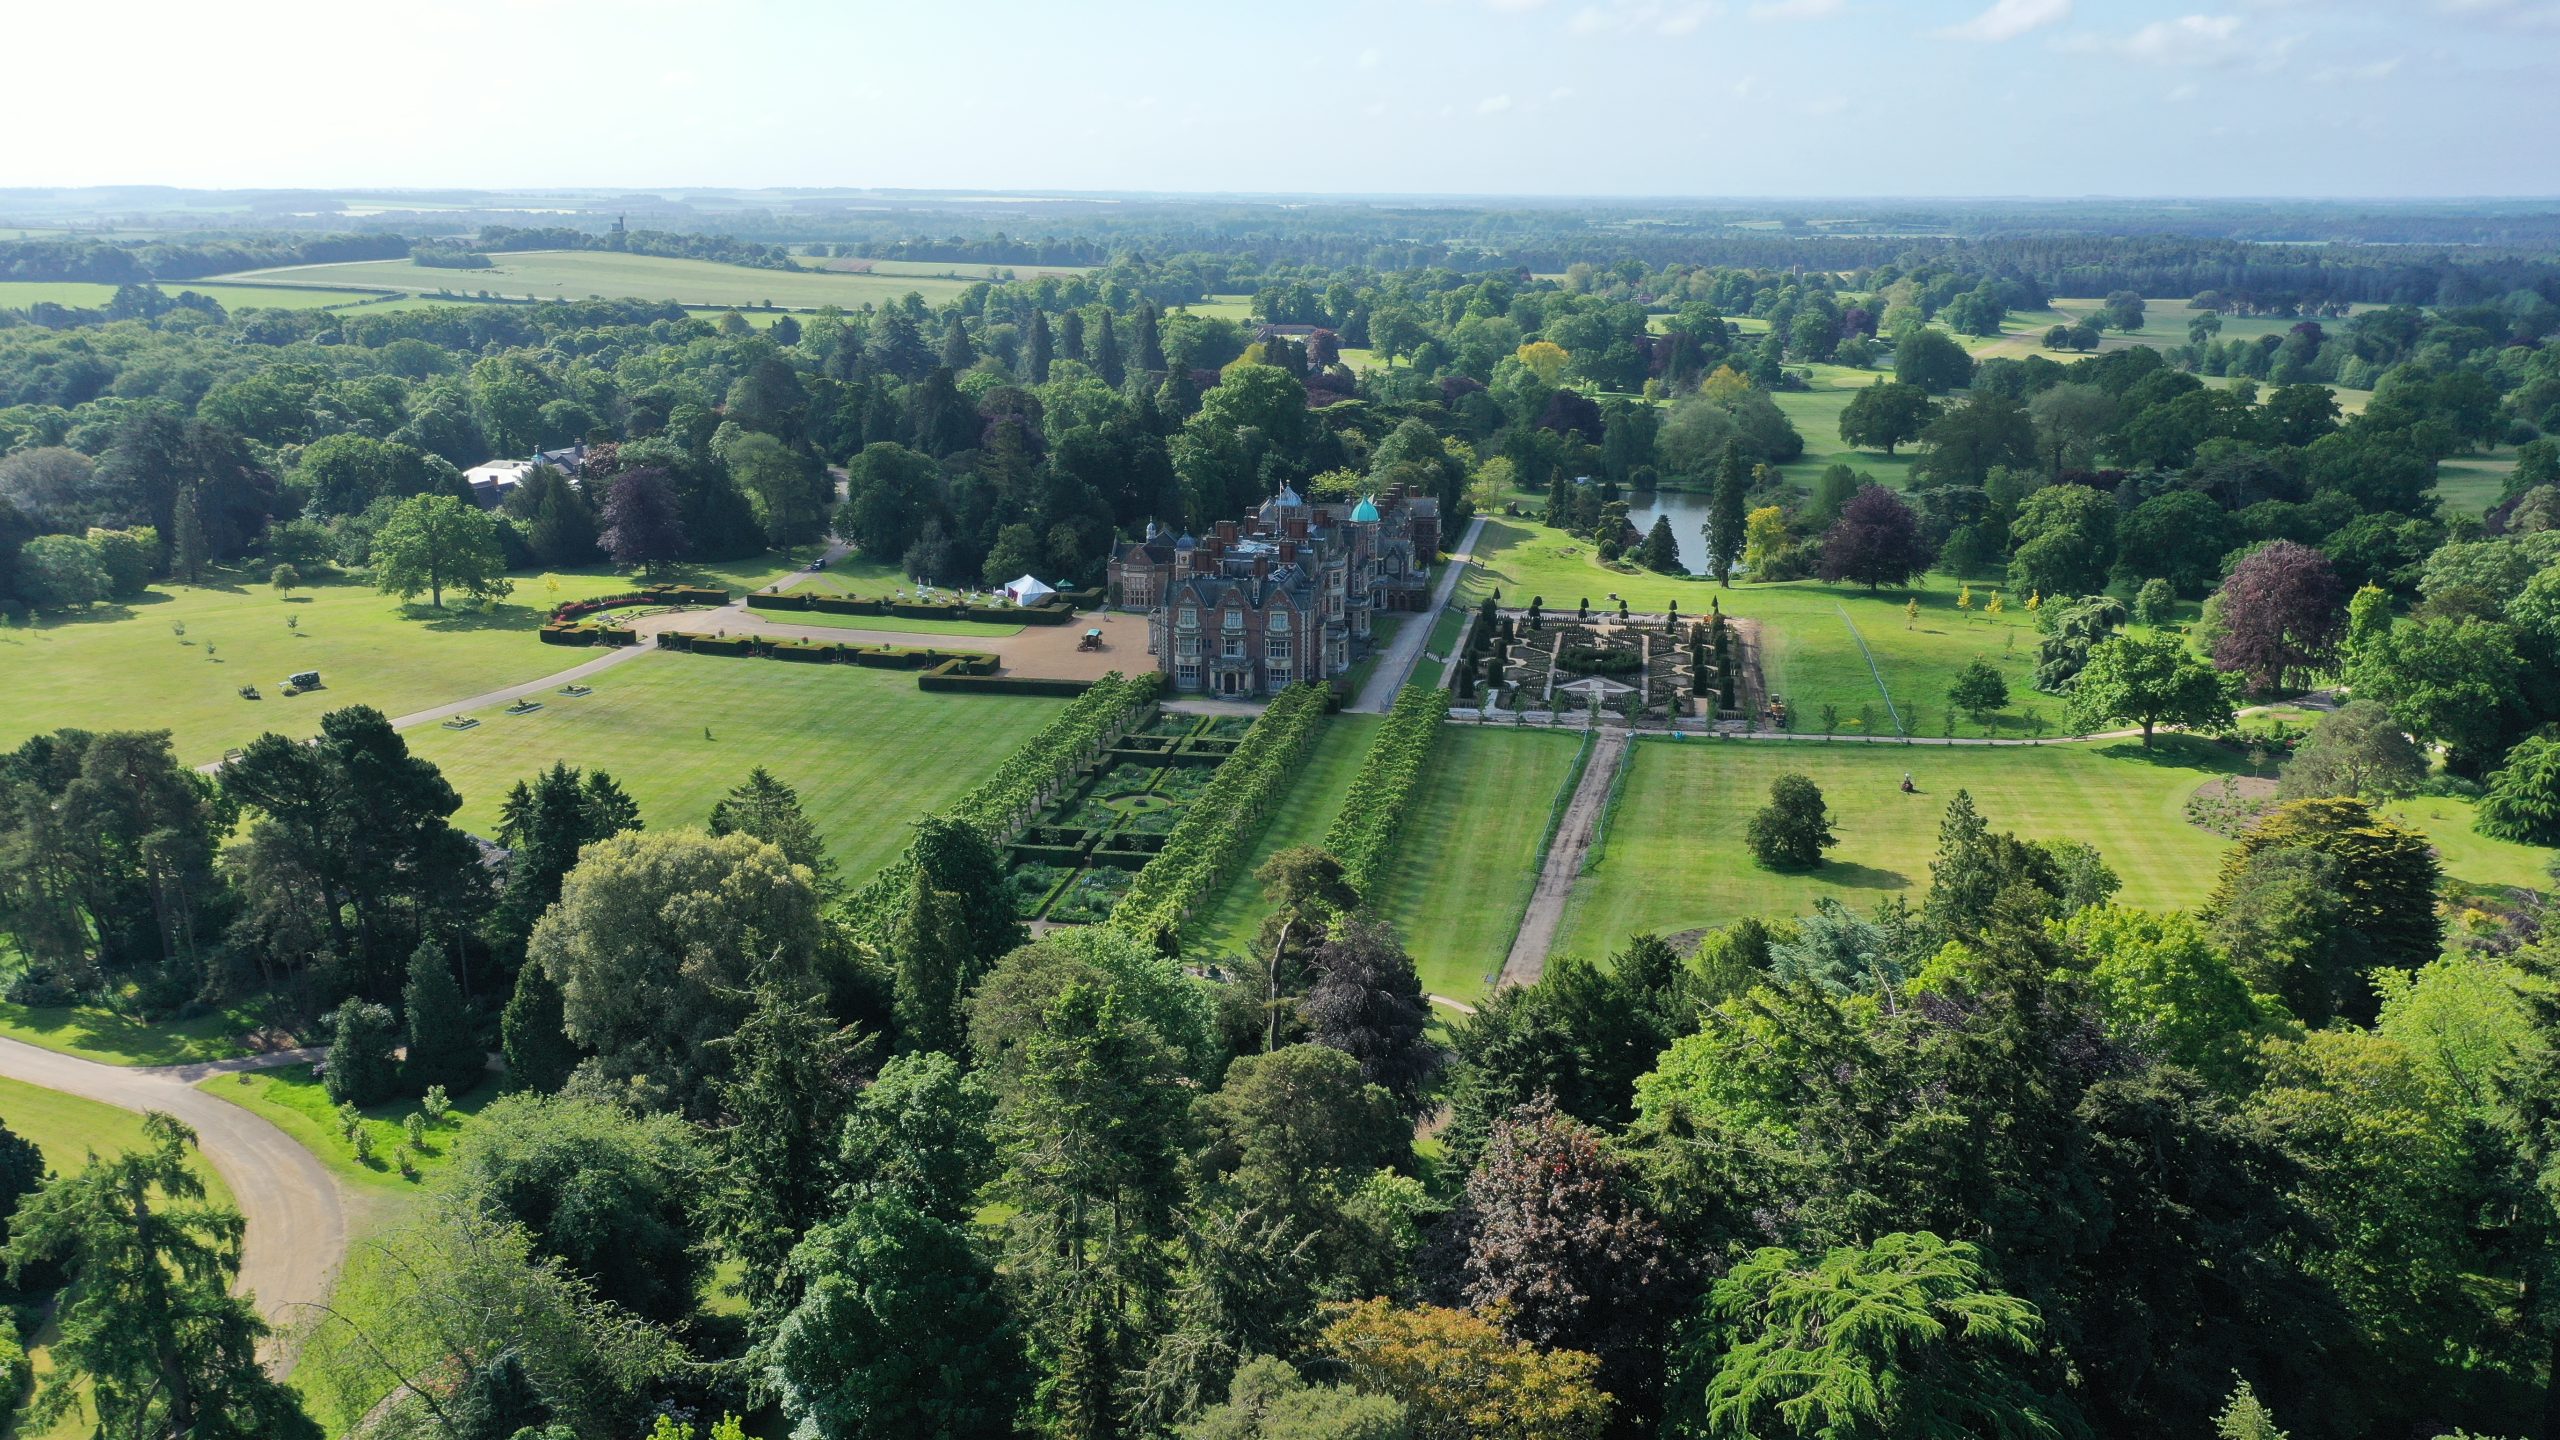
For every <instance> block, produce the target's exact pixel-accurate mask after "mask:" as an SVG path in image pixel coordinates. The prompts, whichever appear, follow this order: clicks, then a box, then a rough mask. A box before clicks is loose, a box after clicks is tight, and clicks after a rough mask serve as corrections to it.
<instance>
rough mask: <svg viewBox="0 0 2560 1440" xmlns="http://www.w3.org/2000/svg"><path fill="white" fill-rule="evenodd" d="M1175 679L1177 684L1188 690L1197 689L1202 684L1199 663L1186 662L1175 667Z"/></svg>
mask: <svg viewBox="0 0 2560 1440" xmlns="http://www.w3.org/2000/svg"><path fill="white" fill-rule="evenodd" d="M1173 679H1174V683H1175V684H1177V685H1180V686H1181V687H1182V688H1184V689H1186V690H1188V689H1192V688H1194V687H1196V686H1197V685H1199V683H1200V665H1199V662H1197V661H1193V660H1185V661H1183V662H1182V663H1181V664H1179V665H1176V666H1174V667H1173Z"/></svg>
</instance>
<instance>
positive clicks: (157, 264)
mask: <svg viewBox="0 0 2560 1440" xmlns="http://www.w3.org/2000/svg"><path fill="white" fill-rule="evenodd" d="M408 253H409V242H408V241H407V240H405V239H403V238H401V237H400V236H397V235H314V236H291V235H247V236H224V237H217V238H210V239H182V240H167V241H160V240H153V241H145V242H139V243H136V242H119V241H113V240H98V239H85V238H63V239H38V240H10V241H0V280H85V281H92V282H95V283H97V284H101V285H127V284H138V283H140V282H143V281H148V280H200V279H202V278H204V277H205V276H207V275H228V274H230V273H232V272H233V271H236V270H263V269H266V268H268V267H270V266H275V265H334V264H338V263H340V262H343V261H348V260H397V259H400V258H402V257H403V256H405V255H407V254H408Z"/></svg>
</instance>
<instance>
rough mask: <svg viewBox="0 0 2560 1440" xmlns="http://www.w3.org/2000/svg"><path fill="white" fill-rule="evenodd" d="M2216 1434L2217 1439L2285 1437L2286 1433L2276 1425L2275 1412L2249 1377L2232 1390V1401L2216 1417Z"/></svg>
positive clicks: (2262, 1439) (2263, 1439)
mask: <svg viewBox="0 0 2560 1440" xmlns="http://www.w3.org/2000/svg"><path fill="white" fill-rule="evenodd" d="M2213 1433H2214V1435H2215V1436H2216V1437H2217V1440H2285V1433H2284V1432H2283V1431H2282V1430H2279V1429H2277V1428H2276V1417H2275V1413H2274V1412H2273V1411H2270V1410H2269V1409H2267V1407H2266V1403H2265V1402H2264V1401H2262V1400H2260V1399H2259V1398H2258V1392H2257V1391H2256V1390H2255V1389H2253V1388H2251V1386H2250V1384H2249V1382H2248V1381H2246V1380H2243V1381H2241V1382H2240V1388H2239V1389H2237V1390H2234V1391H2232V1392H2231V1403H2229V1404H2227V1405H2225V1406H2223V1407H2222V1413H2221V1414H2219V1415H2216V1416H2214V1417H2213Z"/></svg>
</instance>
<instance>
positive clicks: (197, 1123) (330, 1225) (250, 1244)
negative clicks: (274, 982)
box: [0, 1039, 357, 1364]
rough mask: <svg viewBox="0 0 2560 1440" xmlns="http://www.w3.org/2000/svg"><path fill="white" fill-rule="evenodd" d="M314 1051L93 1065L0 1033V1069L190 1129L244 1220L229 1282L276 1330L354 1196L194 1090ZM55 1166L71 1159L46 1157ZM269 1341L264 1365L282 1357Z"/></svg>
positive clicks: (311, 1297)
mask: <svg viewBox="0 0 2560 1440" xmlns="http://www.w3.org/2000/svg"><path fill="white" fill-rule="evenodd" d="M319 1053H320V1052H318V1051H314V1050H281V1051H276V1052H274V1053H271V1054H266V1055H251V1056H246V1057H243V1058H241V1059H238V1060H216V1061H210V1062H207V1063H204V1064H197V1065H152V1066H140V1065H135V1066H126V1065H101V1064H99V1063H98V1062H97V1061H95V1060H83V1059H80V1058H79V1057H77V1056H74V1055H63V1054H57V1053H56V1052H54V1051H51V1050H45V1049H40V1048H38V1047H36V1046H33V1045H28V1044H23V1043H21V1042H19V1041H16V1040H5V1039H0V1075H6V1076H8V1077H9V1078H10V1079H12V1080H23V1081H25V1082H26V1083H28V1084H30V1085H41V1086H43V1087H44V1088H46V1089H47V1090H59V1091H61V1092H62V1093H63V1094H65V1095H77V1096H79V1097H80V1098H82V1099H84V1100H97V1101H101V1102H104V1103H105V1104H109V1105H113V1106H116V1107H118V1108H120V1109H125V1110H160V1111H165V1112H167V1113H168V1114H170V1115H174V1116H176V1117H177V1118H178V1119H180V1120H183V1121H185V1122H186V1123H187V1124H188V1125H189V1126H192V1127H193V1128H194V1130H195V1132H196V1139H197V1142H198V1144H199V1146H200V1147H201V1148H202V1150H203V1152H204V1157H205V1159H206V1160H208V1161H210V1162H211V1163H212V1165H213V1168H214V1169H215V1170H217V1171H219V1172H220V1173H221V1175H222V1179H223V1182H224V1183H225V1184H227V1185H229V1186H230V1187H231V1194H232V1197H233V1198H234V1199H235V1200H237V1201H238V1202H239V1206H240V1213H241V1215H242V1217H243V1218H245V1219H246V1220H247V1221H248V1234H247V1236H246V1238H245V1239H244V1241H243V1242H242V1245H241V1264H240V1279H239V1282H238V1284H237V1286H236V1287H235V1288H237V1289H238V1290H239V1291H240V1292H241V1293H242V1294H245V1295H249V1296H251V1297H252V1298H254V1299H255V1300H256V1302H257V1306H258V1313H260V1314H262V1315H264V1316H266V1317H267V1319H268V1320H269V1321H270V1322H272V1323H273V1324H275V1326H276V1328H277V1329H278V1330H279V1331H281V1330H283V1329H285V1328H286V1326H287V1325H288V1324H289V1323H290V1322H291V1321H293V1320H295V1319H297V1318H299V1314H298V1311H297V1310H296V1307H298V1306H302V1305H309V1304H315V1303H318V1302H320V1301H324V1300H326V1299H327V1298H328V1296H329V1286H330V1284H331V1283H332V1282H333V1281H334V1280H336V1278H337V1274H338V1266H339V1263H340V1262H341V1261H343V1260H344V1259H345V1258H346V1254H347V1221H348V1212H349V1210H350V1209H352V1208H354V1206H355V1205H356V1204H357V1202H356V1201H355V1200H354V1199H353V1198H352V1197H350V1196H349V1195H348V1194H347V1193H346V1192H345V1191H344V1190H343V1189H341V1188H340V1186H339V1184H338V1182H337V1180H336V1179H335V1178H334V1177H333V1176H331V1175H330V1174H329V1172H328V1170H327V1168H326V1167H324V1166H322V1165H321V1163H320V1162H319V1160H318V1159H317V1158H315V1157H314V1156H313V1155H312V1154H311V1152H310V1151H308V1150H305V1149H303V1148H302V1146H300V1145H299V1144H297V1143H295V1142H294V1140H293V1139H292V1137H290V1136H288V1135H286V1134H285V1133H284V1132H283V1131H281V1130H279V1129H277V1128H276V1127H275V1126H273V1125H270V1124H268V1123H267V1122H266V1121H265V1120H263V1119H261V1118H259V1117H258V1116H257V1115H256V1114H254V1113H252V1112H250V1111H248V1110H244V1109H242V1108H241V1107H239V1106H237V1105H234V1104H232V1103H231V1102H230V1101H227V1100H224V1099H221V1098H219V1097H217V1096H214V1095H210V1094H207V1093H206V1092H204V1091H202V1090H198V1089H196V1088H195V1085H196V1082H197V1081H199V1080H203V1079H206V1078H207V1077H209V1076H214V1075H229V1074H235V1073H237V1072H239V1071H243V1070H265V1069H272V1068H275V1067H278V1066H283V1065H307V1064H309V1063H311V1062H312V1061H313V1060H315V1059H317V1058H318V1057H319ZM46 1159H47V1161H48V1162H49V1163H50V1164H51V1165H52V1166H53V1168H54V1169H55V1170H57V1171H59V1170H63V1169H67V1168H69V1167H70V1166H72V1165H75V1164H77V1163H78V1160H77V1157H74V1156H68V1155H52V1156H47V1157H46ZM280 1339H281V1337H278V1338H276V1339H270V1340H269V1342H268V1346H267V1356H268V1361H269V1363H270V1364H279V1363H282V1362H284V1361H285V1360H286V1359H287V1358H288V1356H287V1354H286V1352H285V1350H284V1348H283V1347H282V1345H281V1344H280Z"/></svg>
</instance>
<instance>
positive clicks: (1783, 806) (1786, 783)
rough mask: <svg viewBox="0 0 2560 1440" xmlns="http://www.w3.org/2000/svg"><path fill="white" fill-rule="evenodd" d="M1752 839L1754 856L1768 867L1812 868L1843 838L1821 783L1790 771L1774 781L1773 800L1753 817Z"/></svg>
mask: <svg viewBox="0 0 2560 1440" xmlns="http://www.w3.org/2000/svg"><path fill="white" fill-rule="evenodd" d="M1749 841H1750V845H1751V853H1752V856H1753V857H1754V858H1755V859H1757V860H1758V861H1759V862H1760V864H1761V865H1762V866H1763V867H1765V868H1767V869H1771V870H1810V869H1812V868H1813V867H1814V866H1816V865H1819V864H1821V863H1822V852H1823V851H1825V850H1828V849H1830V848H1831V847H1832V846H1834V845H1837V844H1839V843H1840V838H1839V837H1838V836H1836V835H1834V834H1832V833H1831V815H1830V810H1829V807H1827V806H1826V805H1824V804H1823V800H1822V791H1821V789H1820V787H1818V786H1816V785H1815V784H1814V783H1813V781H1811V780H1810V779H1807V778H1806V777H1804V776H1802V775H1793V774H1790V775H1781V776H1779V777H1778V778H1777V779H1776V780H1773V781H1771V782H1770V784H1769V803H1768V804H1767V805H1765V806H1762V807H1761V809H1760V811H1759V813H1757V814H1755V815H1753V816H1752V817H1751V828H1750V832H1749Z"/></svg>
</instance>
